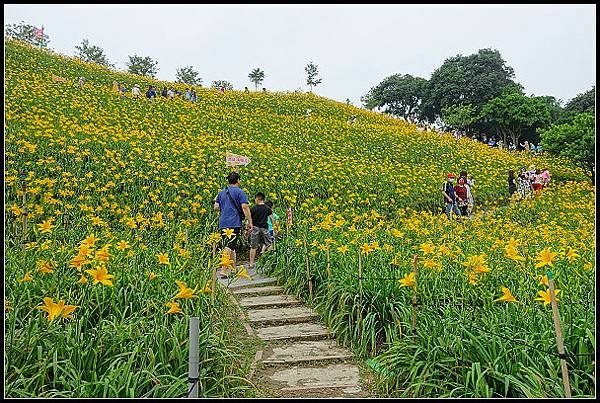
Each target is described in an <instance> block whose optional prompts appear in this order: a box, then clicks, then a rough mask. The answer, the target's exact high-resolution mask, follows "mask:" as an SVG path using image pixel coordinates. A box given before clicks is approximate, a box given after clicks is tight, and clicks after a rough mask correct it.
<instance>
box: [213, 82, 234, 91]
mask: <svg viewBox="0 0 600 403" xmlns="http://www.w3.org/2000/svg"><path fill="white" fill-rule="evenodd" d="M211 87H212V88H221V87H223V88H225V89H226V90H228V91H231V90H233V85H231V83H230V82H229V81H225V80H215V81H213V82H212V85H211Z"/></svg>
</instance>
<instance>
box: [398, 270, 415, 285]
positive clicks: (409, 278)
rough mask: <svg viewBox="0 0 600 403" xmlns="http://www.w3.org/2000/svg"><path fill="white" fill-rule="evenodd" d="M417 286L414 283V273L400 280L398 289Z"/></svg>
mask: <svg viewBox="0 0 600 403" xmlns="http://www.w3.org/2000/svg"><path fill="white" fill-rule="evenodd" d="M416 285H417V283H416V281H415V273H413V272H410V273H408V274H407V275H405V276H404V278H402V279H400V287H415V286H416Z"/></svg>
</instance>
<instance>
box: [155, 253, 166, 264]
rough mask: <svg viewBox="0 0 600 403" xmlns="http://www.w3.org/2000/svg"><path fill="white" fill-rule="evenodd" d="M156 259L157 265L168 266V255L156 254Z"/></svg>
mask: <svg viewBox="0 0 600 403" xmlns="http://www.w3.org/2000/svg"><path fill="white" fill-rule="evenodd" d="M156 257H157V258H158V263H159V264H169V254H168V253H157V254H156Z"/></svg>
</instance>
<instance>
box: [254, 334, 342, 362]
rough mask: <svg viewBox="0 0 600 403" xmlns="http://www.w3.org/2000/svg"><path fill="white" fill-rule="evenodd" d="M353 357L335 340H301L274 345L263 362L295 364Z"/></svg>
mask: <svg viewBox="0 0 600 403" xmlns="http://www.w3.org/2000/svg"><path fill="white" fill-rule="evenodd" d="M352 357H353V356H352V353H350V352H349V351H348V350H346V349H345V348H342V347H339V346H338V345H337V343H336V342H335V340H331V339H329V340H317V341H299V342H296V343H294V344H289V345H286V346H282V347H273V352H272V353H270V354H268V355H267V358H265V359H263V363H264V364H266V365H275V364H295V363H300V362H314V361H333V360H347V359H351V358H352Z"/></svg>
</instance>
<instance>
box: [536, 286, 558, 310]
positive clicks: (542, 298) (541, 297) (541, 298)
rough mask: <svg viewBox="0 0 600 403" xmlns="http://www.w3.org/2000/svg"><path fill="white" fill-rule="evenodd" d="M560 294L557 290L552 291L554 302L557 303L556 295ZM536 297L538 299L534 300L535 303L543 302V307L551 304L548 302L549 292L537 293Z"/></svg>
mask: <svg viewBox="0 0 600 403" xmlns="http://www.w3.org/2000/svg"><path fill="white" fill-rule="evenodd" d="M559 292H560V289H559V288H556V289H554V297H555V300H556V302H558V301H559V299H558V293H559ZM538 295H539V297H538V298H536V299H535V300H536V301H542V302H544V306H546V305H548V304H549V303H551V302H552V301H551V300H550V290H547V291H538Z"/></svg>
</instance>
